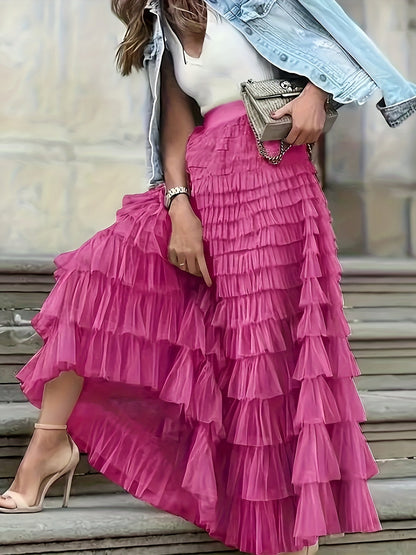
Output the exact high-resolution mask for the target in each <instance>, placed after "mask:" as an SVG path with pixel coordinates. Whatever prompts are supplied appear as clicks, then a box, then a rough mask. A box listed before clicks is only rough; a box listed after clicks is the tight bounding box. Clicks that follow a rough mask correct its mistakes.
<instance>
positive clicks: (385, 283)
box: [0, 258, 416, 555]
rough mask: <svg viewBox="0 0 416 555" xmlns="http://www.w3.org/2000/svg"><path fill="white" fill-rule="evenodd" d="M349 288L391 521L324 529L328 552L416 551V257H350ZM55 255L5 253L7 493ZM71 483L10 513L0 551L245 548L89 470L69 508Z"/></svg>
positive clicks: (354, 338)
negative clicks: (26, 374) (24, 380)
mask: <svg viewBox="0 0 416 555" xmlns="http://www.w3.org/2000/svg"><path fill="white" fill-rule="evenodd" d="M341 262H342V264H343V267H344V278H343V284H342V285H343V293H344V302H345V307H346V313H347V316H348V319H349V321H350V324H351V328H352V335H351V346H352V348H353V350H354V352H355V355H356V357H357V359H358V362H359V365H360V368H361V372H362V375H361V376H360V377H358V378H357V379H356V383H357V386H358V388H359V390H360V396H361V398H362V400H363V403H364V405H365V409H366V412H367V422H365V423H363V424H362V429H363V431H364V433H365V435H366V437H367V439H368V441H369V444H370V446H371V449H372V451H373V453H374V455H375V457H376V458H377V461H378V465H379V469H380V473H379V474H378V475H377V476H376V477H374V478H373V479H372V480H371V481H370V488H371V492H372V495H373V498H374V500H375V502H376V505H377V509H378V512H379V515H380V517H381V520H382V523H383V530H382V531H381V532H378V533H376V534H347V535H346V536H344V537H343V538H322V540H321V548H320V553H322V554H323V555H343V554H346V555H347V554H348V555H350V554H351V555H352V554H354V555H364V554H365V555H387V554H394V555H414V554H415V553H416V262H413V261H407V260H383V259H368V258H365V259H343V260H342V261H341ZM52 271H53V265H52V264H51V262H50V260H49V259H45V260H42V259H34V260H27V259H25V260H24V261H23V260H21V259H15V260H10V259H9V260H1V259H0V307H2V310H0V491H3V490H5V489H6V488H7V487H8V485H9V484H10V482H11V479H12V477H13V476H14V474H15V471H16V469H17V466H18V464H19V461H20V459H21V456H22V455H23V453H24V450H25V446H26V445H27V442H28V440H29V437H30V433H31V430H32V429H33V422H34V421H35V420H36V418H37V410H36V409H34V408H33V407H32V406H30V405H29V404H28V403H27V402H26V401H25V398H24V397H23V395H22V394H21V392H20V387H19V385H18V384H17V382H16V379H15V374H16V372H17V371H18V370H19V368H20V367H21V365H22V364H24V362H25V361H26V360H27V359H28V358H29V357H30V356H31V355H32V354H33V353H34V352H36V350H37V349H38V347H39V346H40V341H39V338H38V337H37V336H36V335H35V334H34V332H33V329H32V328H31V326H30V320H31V318H32V317H33V315H34V314H35V313H36V311H37V310H38V309H39V307H40V306H41V304H42V302H43V300H44V298H45V297H46V295H47V293H48V291H49V290H50V288H51V286H52V284H53V277H52ZM62 489H63V483H59V482H58V483H57V484H55V485H54V487H53V488H52V489H51V490H50V496H49V497H48V498H47V503H46V507H47V508H48V509H49V510H47V511H43V512H42V513H38V514H34V515H2V517H1V518H0V555H2V554H4V555H8V554H29V553H68V554H69V553H81V552H82V553H83V554H98V553H100V554H104V553H105V554H107V553H108V554H110V553H111V554H119V553H120V554H121V553H133V554H136V553H137V554H146V555H151V554H152V555H153V554H154V555H165V554H166V555H167V554H173V553H176V554H185V553H192V554H195V555H196V554H202V553H213V554H217V555H219V554H224V553H230V552H232V553H237V552H236V551H234V550H231V549H230V548H227V547H226V546H224V545H222V544H220V543H218V542H215V541H213V540H212V539H211V538H210V537H209V536H208V535H207V534H206V533H204V532H202V531H201V530H200V529H198V528H197V527H195V526H193V525H192V524H190V523H188V522H186V521H184V520H183V519H181V518H179V517H175V516H172V515H170V514H167V513H164V512H162V511H159V510H157V509H155V508H153V507H151V506H149V505H147V504H145V503H143V502H141V501H139V500H137V499H134V498H133V497H132V496H130V495H128V494H126V493H125V492H123V490H122V489H121V488H120V487H118V486H116V485H115V484H113V483H111V482H109V481H108V480H107V479H106V478H104V477H103V476H102V475H100V474H97V473H96V472H95V471H94V469H92V468H91V467H90V465H89V464H88V461H87V459H86V456H85V455H83V456H82V460H81V462H80V464H79V466H78V469H77V475H76V477H75V479H74V485H73V496H72V497H71V501H70V507H69V509H66V510H61V509H59V505H60V499H59V498H57V497H54V496H56V495H61V493H62Z"/></svg>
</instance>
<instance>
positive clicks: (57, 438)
mask: <svg viewBox="0 0 416 555" xmlns="http://www.w3.org/2000/svg"><path fill="white" fill-rule="evenodd" d="M70 456H71V445H70V443H69V439H68V435H67V432H66V430H44V429H42V428H36V429H35V430H34V432H33V435H32V438H31V440H30V443H29V445H28V448H27V450H26V453H25V455H24V457H23V459H22V462H21V463H20V466H19V468H18V470H17V473H16V477H15V479H14V481H13V483H12V484H11V486H10V488H9V489H10V490H11V491H15V492H16V493H20V494H21V495H22V496H23V497H24V499H25V501H26V503H27V504H28V505H29V506H30V505H34V504H35V502H36V497H37V494H38V491H39V487H40V484H41V482H42V480H43V479H44V478H46V476H49V475H51V474H54V473H55V472H58V471H59V470H60V469H62V468H64V466H65V465H66V464H67V463H68V462H69V460H70ZM0 507H4V508H7V509H14V508H15V507H16V503H15V502H14V501H13V499H10V498H4V497H3V496H0Z"/></svg>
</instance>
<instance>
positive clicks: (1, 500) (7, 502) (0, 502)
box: [0, 495, 17, 509]
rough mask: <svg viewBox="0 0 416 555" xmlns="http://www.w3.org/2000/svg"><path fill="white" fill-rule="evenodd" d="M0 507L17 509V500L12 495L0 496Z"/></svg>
mask: <svg viewBox="0 0 416 555" xmlns="http://www.w3.org/2000/svg"><path fill="white" fill-rule="evenodd" d="M0 507H1V508H3V509H15V508H16V507H17V505H16V502H15V501H14V500H13V499H12V498H11V497H4V496H3V495H1V496H0Z"/></svg>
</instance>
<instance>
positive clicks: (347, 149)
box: [326, 0, 416, 256]
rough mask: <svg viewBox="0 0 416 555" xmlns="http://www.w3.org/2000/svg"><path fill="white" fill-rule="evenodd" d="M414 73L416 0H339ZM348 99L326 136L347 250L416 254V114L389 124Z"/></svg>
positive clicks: (335, 209)
mask: <svg viewBox="0 0 416 555" xmlns="http://www.w3.org/2000/svg"><path fill="white" fill-rule="evenodd" d="M341 3H342V5H343V7H344V8H345V9H346V11H347V12H349V13H350V14H351V15H352V16H353V17H354V19H355V20H356V21H357V22H359V23H360V25H361V26H362V27H363V28H364V29H365V30H366V32H367V33H368V34H369V35H370V36H371V37H372V38H373V39H374V40H375V42H376V43H377V44H378V46H379V47H380V48H381V49H382V50H383V52H384V53H385V54H386V55H387V56H388V58H389V59H390V60H391V61H392V62H393V64H394V65H395V66H396V67H397V68H398V69H399V70H400V71H401V72H402V73H403V75H405V76H406V77H407V78H408V79H409V80H413V81H416V59H415V56H414V55H412V53H414V52H416V1H415V0H394V2H391V1H390V0H386V1H381V0H365V1H362V0H342V2H341ZM380 96H381V95H380V94H379V93H376V94H375V95H374V97H373V99H372V100H370V101H369V103H368V104H366V105H365V106H364V107H356V106H349V105H347V106H344V107H343V108H342V110H341V115H340V118H339V121H338V122H337V124H336V126H335V128H334V129H333V131H332V132H331V134H330V135H329V136H328V139H327V141H326V158H327V168H326V169H327V187H326V194H327V196H328V199H329V202H330V206H331V210H332V214H333V217H334V227H335V231H336V233H337V236H338V242H339V246H340V250H341V252H343V253H349V254H350V253H353V254H372V255H381V256H403V255H405V256H415V255H416V199H415V194H416V147H415V143H416V117H415V116H413V117H412V118H410V119H409V120H408V121H406V122H405V123H403V124H402V125H401V126H399V127H398V128H395V129H391V128H389V127H388V126H387V125H386V123H385V121H384V118H383V117H382V115H381V114H380V113H379V112H378V110H377V109H376V108H375V104H376V102H377V101H378V100H379V98H380Z"/></svg>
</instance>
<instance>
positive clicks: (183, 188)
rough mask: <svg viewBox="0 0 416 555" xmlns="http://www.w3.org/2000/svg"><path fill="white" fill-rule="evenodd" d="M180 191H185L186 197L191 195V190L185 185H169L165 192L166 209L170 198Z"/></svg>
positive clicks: (169, 203)
mask: <svg viewBox="0 0 416 555" xmlns="http://www.w3.org/2000/svg"><path fill="white" fill-rule="evenodd" d="M181 193H185V194H186V195H188V197H190V196H191V192H190V190H189V187H186V186H178V187H171V188H170V189H168V190H167V191H166V193H165V208H166V210H169V208H170V205H171V202H172V199H173V198H174V197H175V196H176V195H180V194H181Z"/></svg>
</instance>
